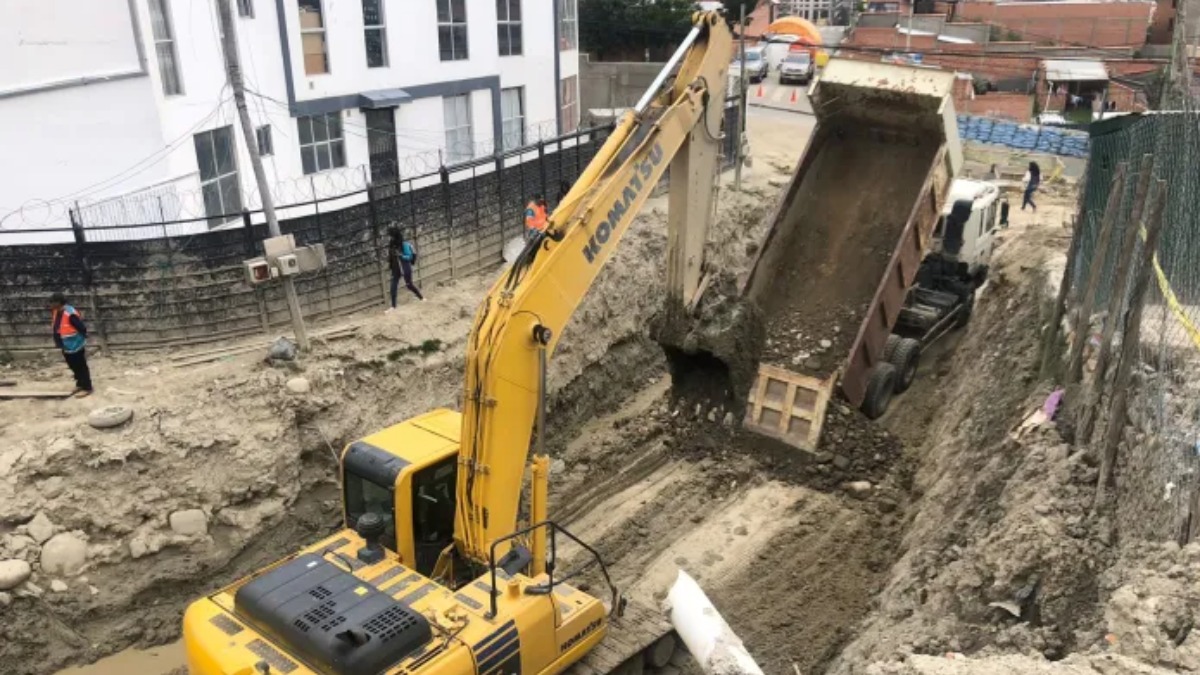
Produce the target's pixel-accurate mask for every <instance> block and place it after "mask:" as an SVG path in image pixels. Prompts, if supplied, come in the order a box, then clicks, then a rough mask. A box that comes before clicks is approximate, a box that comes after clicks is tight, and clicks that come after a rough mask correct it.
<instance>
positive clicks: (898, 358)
mask: <svg viewBox="0 0 1200 675" xmlns="http://www.w3.org/2000/svg"><path fill="white" fill-rule="evenodd" d="M920 362H921V343H920V342H918V341H916V340H914V339H912V338H904V339H902V340H900V343H899V344H898V345H896V350H895V351H893V352H892V358H890V359H888V363H891V364H892V365H893V366H895V367H896V393H897V394H903V393H904V392H906V391H908V388H909V387H911V386H912V383H913V380H915V379H917V365H918V364H920Z"/></svg>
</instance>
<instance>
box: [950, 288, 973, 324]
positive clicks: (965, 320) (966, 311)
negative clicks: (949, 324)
mask: <svg viewBox="0 0 1200 675" xmlns="http://www.w3.org/2000/svg"><path fill="white" fill-rule="evenodd" d="M974 310H975V291H971V294H970V295H968V296H967V299H966V300H964V301H963V306H962V308H961V309H959V310H958V320H957V321H955V322H954V325H955V327H957V328H966V327H967V324H969V323H971V312H973V311H974Z"/></svg>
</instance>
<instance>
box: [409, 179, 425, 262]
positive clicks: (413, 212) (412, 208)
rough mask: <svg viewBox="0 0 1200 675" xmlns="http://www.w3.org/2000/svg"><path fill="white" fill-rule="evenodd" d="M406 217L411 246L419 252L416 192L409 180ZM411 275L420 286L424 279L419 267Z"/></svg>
mask: <svg viewBox="0 0 1200 675" xmlns="http://www.w3.org/2000/svg"><path fill="white" fill-rule="evenodd" d="M408 217H409V219H410V220H411V222H412V241H413V246H416V247H417V251H420V250H421V240H420V237H419V236H418V235H419V230H418V228H417V192H416V188H414V187H413V181H412V179H411V178H409V179H408ZM413 275H414V276H415V278H416V281H417V283H418V284H420V283H421V281H422V279H423V278H424V275H422V274H421V266H419V265H418V266H417V269H415V270H413Z"/></svg>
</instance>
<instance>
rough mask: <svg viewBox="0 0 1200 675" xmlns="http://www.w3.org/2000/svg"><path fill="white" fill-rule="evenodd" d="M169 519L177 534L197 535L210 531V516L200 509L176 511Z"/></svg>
mask: <svg viewBox="0 0 1200 675" xmlns="http://www.w3.org/2000/svg"><path fill="white" fill-rule="evenodd" d="M168 520H169V521H170V523H171V529H172V530H173V531H174V532H175V534H182V535H187V536H196V535H201V534H207V533H208V516H206V515H204V512H203V511H201V510H200V509H187V510H185V511H176V512H175V513H172V514H171V515H170V517H169V518H168Z"/></svg>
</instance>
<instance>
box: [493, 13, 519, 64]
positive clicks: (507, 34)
mask: <svg viewBox="0 0 1200 675" xmlns="http://www.w3.org/2000/svg"><path fill="white" fill-rule="evenodd" d="M496 37H497V38H498V40H499V44H500V56H520V55H521V0H496Z"/></svg>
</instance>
